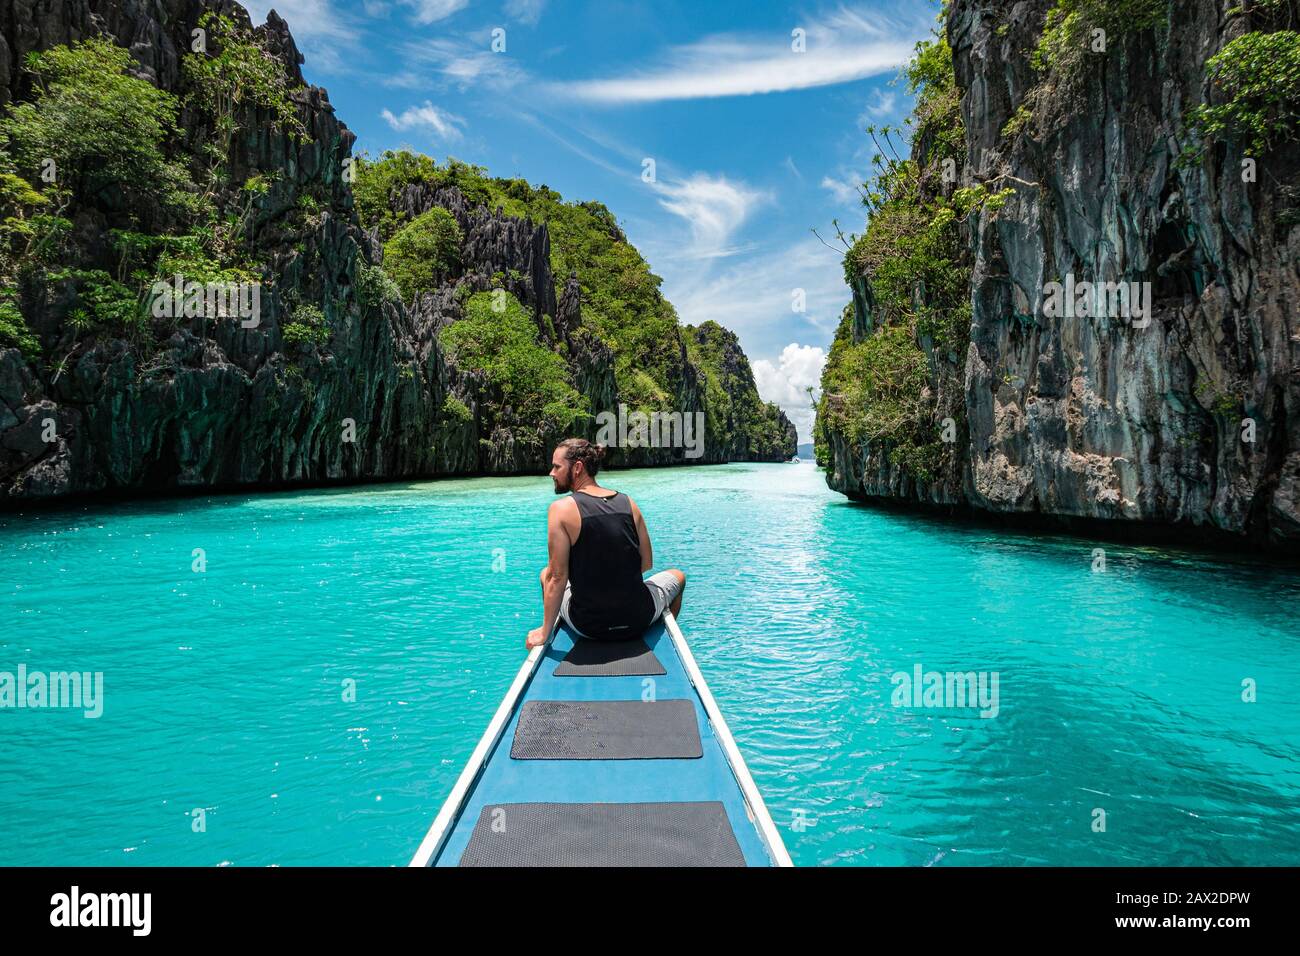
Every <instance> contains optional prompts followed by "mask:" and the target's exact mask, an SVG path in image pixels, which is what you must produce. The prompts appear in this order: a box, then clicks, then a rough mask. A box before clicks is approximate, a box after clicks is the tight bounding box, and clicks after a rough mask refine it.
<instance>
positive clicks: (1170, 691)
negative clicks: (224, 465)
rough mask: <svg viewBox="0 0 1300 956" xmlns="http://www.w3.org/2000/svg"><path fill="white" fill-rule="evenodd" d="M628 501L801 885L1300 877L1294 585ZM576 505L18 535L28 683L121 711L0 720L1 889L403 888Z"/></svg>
mask: <svg viewBox="0 0 1300 956" xmlns="http://www.w3.org/2000/svg"><path fill="white" fill-rule="evenodd" d="M606 477H607V478H608V481H607V484H608V485H609V486H611V487H615V488H619V489H620V490H625V491H627V492H629V493H630V494H632V495H633V496H634V497H636V498H637V500H638V501H639V502H640V504H641V507H642V509H643V511H644V512H645V515H646V519H647V523H648V525H649V528H650V531H651V534H652V537H653V540H654V545H655V556H656V568H657V569H658V568H663V567H669V566H680V567H683V568H685V569H686V571H687V572H688V574H689V583H688V586H687V590H686V598H685V610H684V613H683V615H682V625H683V628H684V630H685V631H686V633H687V635H688V636H689V638H690V639H691V644H692V648H693V649H694V651H695V654H696V657H697V658H698V659H699V662H700V666H701V668H702V669H703V671H704V673H705V676H706V677H707V678H708V680H709V683H710V685H711V687H712V689H713V691H714V694H715V696H716V697H717V698H718V700H719V703H720V705H721V707H722V710H723V712H724V714H725V715H726V717H727V719H728V722H729V723H730V725H731V728H732V731H733V733H734V734H735V736H736V738H737V741H738V743H739V745H740V748H741V750H742V752H743V753H744V754H745V757H746V759H747V761H748V763H749V766H750V769H751V770H752V771H753V774H754V777H755V779H756V780H757V782H758V784H759V787H760V788H761V789H762V791H763V793H764V795H765V796H766V799H767V802H768V806H769V808H770V809H771V811H772V815H773V817H774V819H775V820H776V821H777V823H778V825H779V826H780V827H781V829H782V831H783V833H784V835H785V839H786V843H787V846H788V847H789V850H790V853H791V855H792V857H793V858H794V860H795V862H796V863H799V864H804V865H814V864H846V863H847V864H867V865H871V864H877V865H878V864H907V865H918V864H919V865H927V864H941V865H950V864H1031V863H1038V864H1085V865H1092V864H1138V865H1145V864H1153V865H1154V864H1161V865H1192V864H1277V863H1288V864H1296V863H1300V805H1298V800H1297V797H1298V796H1300V756H1298V755H1297V754H1298V749H1300V748H1298V747H1297V744H1300V707H1298V706H1297V704H1296V698H1295V691H1296V688H1297V687H1300V574H1297V573H1296V571H1295V570H1294V569H1291V570H1283V569H1276V568H1270V567H1269V566H1268V565H1267V564H1266V563H1264V562H1262V561H1261V562H1252V561H1248V560H1241V559H1237V560H1226V559H1224V560H1218V559H1211V558H1207V557H1205V556H1203V555H1193V554H1190V553H1183V552H1177V551H1171V550H1162V549H1152V548H1135V547H1123V546H1116V545H1100V546H1102V547H1104V548H1105V550H1106V570H1105V572H1104V573H1101V572H1095V571H1093V569H1092V568H1093V564H1094V558H1093V554H1092V551H1093V548H1095V547H1098V546H1099V544H1098V542H1094V541H1090V540H1085V539H1080V538H1064V537H1050V538H1049V537H1042V536H1029V535H1019V534H1007V533H1002V532H996V531H989V530H982V529H974V528H970V527H961V526H957V527H951V526H946V525H945V524H943V523H942V522H939V521H936V520H933V519H928V518H921V517H915V516H904V515H897V514H891V513H883V512H879V511H875V510H872V509H869V508H865V507H862V506H858V505H854V504H852V503H850V502H847V501H846V500H844V499H843V498H842V497H840V496H838V495H836V494H833V493H832V492H830V491H828V490H827V489H826V487H825V484H824V481H823V479H822V476H821V474H820V473H819V472H817V471H816V470H815V469H814V468H813V467H812V466H811V465H809V464H802V465H726V466H718V467H702V468H691V469H668V470H647V471H636V472H626V473H613V474H610V475H608V476H606ZM552 497H553V495H552V493H551V485H550V482H549V480H547V479H545V478H517V479H516V478H512V479H472V480H463V481H446V482H437V483H428V484H413V485H388V486H382V487H370V488H363V489H359V490H358V489H348V490H337V491H333V490H332V491H313V492H306V493H285V494H275V495H257V496H231V497H212V498H195V499H181V500H167V501H157V502H148V503H131V504H111V505H105V506H97V507H78V508H77V509H75V510H64V511H59V512H47V513H34V514H31V515H23V516H13V515H9V516H0V620H2V621H3V622H4V624H3V629H2V630H0V671H10V672H13V671H16V669H17V666H18V665H19V664H26V665H27V667H28V668H29V669H30V670H43V671H56V670H73V669H75V670H79V671H102V672H103V674H104V698H105V699H104V711H103V715H102V717H100V718H99V719H85V718H84V717H83V716H82V714H81V712H80V711H75V710H54V709H45V710H30V709H27V710H0V864H55V863H59V864H194V865H203V866H208V865H217V864H235V865H266V864H283V865H292V864H373V865H389V864H404V863H405V862H406V861H407V859H408V858H409V857H410V855H411V854H412V852H413V851H414V850H415V848H416V846H417V844H418V843H419V841H420V838H421V837H422V836H423V834H424V832H425V830H426V829H427V827H428V825H429V823H430V821H431V820H432V818H433V815H434V814H435V812H436V811H437V809H438V807H439V806H440V804H441V802H442V799H443V797H444V796H445V795H446V793H447V791H448V790H449V789H450V787H451V785H452V782H453V781H454V779H455V777H456V775H457V774H458V773H459V771H460V769H461V767H462V765H463V763H464V761H465V759H466V758H467V757H468V755H469V753H470V751H471V750H472V749H473V746H474V744H475V743H476V741H477V739H478V737H479V735H480V734H481V733H482V731H483V728H484V726H486V723H487V721H488V718H489V717H490V716H491V714H492V712H493V710H495V708H496V705H497V703H498V702H499V700H500V698H501V696H502V695H503V694H504V693H505V690H506V688H507V687H508V685H509V683H510V681H511V678H512V677H513V675H514V673H515V671H516V669H517V667H518V665H519V663H520V662H521V660H522V657H523V641H524V636H525V633H526V632H527V630H528V629H529V628H530V627H533V626H536V625H537V624H538V623H540V614H541V611H540V599H539V597H538V591H539V588H538V583H537V572H538V570H539V569H540V567H541V565H542V564H543V562H544V560H545V540H544V531H545V510H544V509H545V506H546V504H547V503H548V502H549V501H550V500H551V499H552ZM196 548H202V549H203V550H204V552H205V554H206V560H207V569H206V571H205V572H203V573H195V572H194V571H192V570H191V563H192V561H193V560H194V559H193V557H192V553H193V551H194V549H196ZM918 664H919V665H921V666H922V668H923V670H925V671H930V670H936V671H941V672H942V671H963V672H965V671H977V672H978V671H985V672H990V673H991V672H997V674H998V677H999V685H998V686H999V707H998V713H997V716H996V717H992V718H987V719H985V718H981V717H980V716H979V715H978V711H976V710H970V709H958V708H955V707H948V708H916V707H904V706H894V704H893V702H892V700H891V696H892V693H893V691H894V689H895V685H894V683H893V682H892V681H891V675H893V674H894V673H895V672H899V671H902V672H907V673H909V674H910V673H912V671H913V669H914V667H915V666H916V665H918ZM1245 679H1252V680H1253V681H1255V683H1256V686H1257V695H1258V697H1257V701H1256V702H1254V703H1246V702H1243V700H1242V681H1243V680H1245ZM348 681H355V700H354V701H349V700H345V689H346V686H348V685H346V684H345V682H348ZM950 703H951V702H950ZM196 808H202V809H203V810H204V811H205V812H204V815H203V822H204V824H205V829H203V830H202V831H201V832H195V828H196V823H195V817H194V816H192V811H194V810H195V809H196ZM1098 809H1100V810H1102V811H1104V812H1105V831H1104V832H1094V829H1093V828H1094V820H1095V819H1099V817H1097V816H1096V814H1095V811H1096V810H1098Z"/></svg>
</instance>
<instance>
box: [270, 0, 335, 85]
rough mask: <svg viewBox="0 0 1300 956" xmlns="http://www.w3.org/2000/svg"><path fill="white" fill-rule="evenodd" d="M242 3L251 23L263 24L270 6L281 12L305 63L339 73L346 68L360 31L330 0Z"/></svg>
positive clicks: (279, 0)
mask: <svg viewBox="0 0 1300 956" xmlns="http://www.w3.org/2000/svg"><path fill="white" fill-rule="evenodd" d="M244 6H245V7H247V8H248V16H249V19H250V20H252V22H253V23H254V24H260V23H265V22H266V15H267V13H269V12H270V11H271V10H273V9H274V10H275V12H276V13H278V14H280V16H281V17H283V18H284V21H285V22H286V23H287V24H289V32H290V33H292V34H293V39H294V42H295V43H297V44H298V49H300V50H301V51H302V53H303V56H304V57H305V58H306V59H307V63H308V65H309V66H311V67H312V68H313V69H316V70H320V71H321V72H324V73H338V72H341V71H342V70H343V69H344V68H345V67H346V65H347V63H348V55H347V54H348V51H349V50H350V49H352V48H355V46H356V44H357V40H358V37H359V35H360V34H361V30H360V28H359V27H358V26H357V24H356V23H354V22H353V21H352V19H351V18H350V17H349V16H348V15H347V14H345V13H341V12H340V11H339V10H338V9H337V8H336V7H335V5H334V2H333V0H246V2H245V3H244Z"/></svg>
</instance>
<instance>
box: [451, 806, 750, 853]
mask: <svg viewBox="0 0 1300 956" xmlns="http://www.w3.org/2000/svg"><path fill="white" fill-rule="evenodd" d="M460 865H461V866H744V865H745V857H744V854H743V853H741V850H740V844H739V843H737V842H736V834H735V833H734V832H733V831H732V829H731V823H730V822H729V821H728V820H727V811H726V810H725V809H723V806H722V804H721V803H717V802H701V803H505V804H496V805H490V806H486V807H484V808H483V812H482V813H481V814H479V818H478V822H477V823H475V824H474V832H473V833H472V834H471V835H470V838H469V845H468V846H467V847H465V852H464V853H462V854H461V857H460Z"/></svg>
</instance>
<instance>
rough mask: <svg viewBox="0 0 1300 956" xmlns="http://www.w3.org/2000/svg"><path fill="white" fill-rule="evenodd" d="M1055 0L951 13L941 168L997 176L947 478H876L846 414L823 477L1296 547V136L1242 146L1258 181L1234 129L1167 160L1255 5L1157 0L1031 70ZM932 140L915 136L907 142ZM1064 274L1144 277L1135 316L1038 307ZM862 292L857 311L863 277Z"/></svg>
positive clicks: (1299, 168) (968, 230)
mask: <svg viewBox="0 0 1300 956" xmlns="http://www.w3.org/2000/svg"><path fill="white" fill-rule="evenodd" d="M1053 6H1054V4H1053V2H1052V0H1026V2H1018V3H1015V4H1011V5H1008V4H1003V3H993V2H988V0H954V2H953V3H952V4H951V6H950V9H949V14H948V20H947V26H946V35H947V41H948V43H949V45H950V47H951V49H952V57H953V66H954V68H955V73H956V81H957V87H958V90H959V92H960V95H961V118H962V120H963V122H964V124H965V150H964V152H965V157H964V162H963V163H962V166H961V169H960V176H959V182H958V183H957V184H956V185H957V186H972V185H976V184H981V183H982V184H989V185H991V186H996V187H1003V186H1005V187H1009V188H1011V189H1012V190H1013V192H1012V194H1011V196H1010V198H1009V200H1008V201H1007V202H1006V205H1005V206H1004V207H1002V208H1001V209H999V210H997V211H994V212H989V211H984V212H977V213H976V214H974V215H972V216H971V218H970V219H969V220H968V221H967V223H966V224H965V225H964V227H963V235H964V237H965V239H966V241H967V243H968V254H969V256H970V266H971V280H970V296H971V305H972V313H971V322H970V344H969V347H968V350H967V351H966V354H965V356H964V388H963V393H964V394H963V395H962V399H963V400H962V401H961V402H960V404H961V406H962V407H961V409H960V411H962V412H964V417H965V419H966V421H965V423H964V429H963V434H962V436H961V438H960V441H959V442H958V445H957V447H958V451H959V453H960V461H959V470H958V472H957V474H958V476H959V479H958V482H957V483H956V484H955V485H954V484H952V483H948V484H945V483H943V482H930V483H926V482H920V483H917V482H911V481H905V482H903V483H901V484H900V483H898V482H896V481H891V480H890V479H889V476H888V475H882V474H881V473H880V470H879V468H876V467H871V466H870V464H869V462H870V461H871V459H872V455H873V454H874V455H877V456H878V454H879V448H875V449H873V448H871V447H870V446H869V444H868V446H867V447H863V445H862V444H860V443H854V442H852V441H849V440H847V439H846V437H845V436H844V435H842V434H830V435H826V436H825V438H826V439H827V442H828V445H827V450H826V452H825V453H824V454H825V457H826V458H827V459H828V468H829V470H828V480H829V481H830V482H831V484H832V486H833V487H835V488H837V489H838V490H841V491H843V492H845V493H846V494H849V495H851V496H854V497H862V498H871V497H874V496H881V497H888V498H896V497H897V498H902V499H905V500H912V501H924V502H934V503H947V504H958V505H967V506H970V507H971V508H973V509H976V510H977V511H983V512H990V513H997V514H1008V515H1022V514H1035V515H1051V516H1059V517H1064V518H1086V519H1102V520H1108V521H1113V522H1125V523H1129V522H1150V523H1152V524H1156V525H1162V526H1177V527H1180V528H1184V529H1186V530H1188V531H1189V532H1193V533H1198V534H1203V535H1205V536H1208V537H1215V538H1219V539H1225V540H1226V539H1232V538H1236V539H1239V540H1243V541H1244V540H1253V541H1257V542H1266V543H1269V544H1271V545H1273V546H1275V547H1279V548H1283V549H1287V550H1291V551H1295V550H1298V549H1300V333H1298V332H1297V328H1296V324H1295V320H1296V315H1297V306H1298V305H1300V227H1298V226H1297V225H1296V223H1297V220H1298V218H1300V217H1297V215H1296V212H1297V210H1296V208H1295V207H1296V206H1297V198H1296V197H1297V189H1296V187H1297V181H1298V179H1300V175H1298V172H1300V155H1297V152H1296V151H1295V149H1294V144H1293V143H1291V144H1286V145H1284V146H1282V147H1281V148H1274V149H1272V150H1270V151H1268V152H1267V154H1266V155H1260V156H1256V157H1254V159H1255V160H1256V161H1257V162H1258V164H1259V167H1260V172H1259V175H1258V181H1243V175H1242V160H1243V158H1244V156H1243V148H1242V147H1241V145H1240V144H1238V143H1234V142H1231V141H1230V140H1229V139H1226V138H1225V140H1224V141H1221V142H1220V141H1211V142H1210V143H1209V148H1208V149H1207V150H1206V151H1205V153H1204V155H1203V156H1201V157H1200V158H1199V159H1197V160H1195V161H1193V162H1190V163H1187V162H1185V161H1184V162H1183V163H1180V162H1179V157H1180V155H1181V154H1182V153H1183V152H1184V150H1185V149H1186V148H1187V147H1188V146H1191V145H1194V144H1195V142H1196V138H1195V137H1194V136H1193V135H1192V133H1191V132H1190V130H1189V114H1190V113H1191V111H1192V110H1193V108H1194V107H1196V106H1197V105H1198V104H1202V103H1205V102H1207V101H1209V102H1214V98H1215V97H1216V96H1218V95H1219V94H1218V93H1217V92H1216V91H1214V90H1213V89H1212V88H1211V84H1210V82H1209V80H1208V79H1207V76H1206V61H1207V60H1208V59H1209V58H1210V57H1212V56H1214V55H1215V54H1216V53H1217V52H1219V51H1220V50H1222V49H1223V48H1224V46H1225V45H1226V44H1227V43H1229V42H1230V41H1231V40H1233V39H1234V38H1235V37H1237V36H1239V35H1241V34H1242V33H1244V32H1245V31H1246V30H1248V29H1251V28H1252V22H1251V19H1250V16H1249V15H1243V14H1242V12H1241V9H1240V7H1237V5H1236V4H1233V3H1231V2H1228V0H1223V2H1216V0H1190V2H1180V3H1177V4H1171V5H1169V8H1170V13H1171V16H1172V18H1173V19H1172V25H1169V26H1163V25H1158V26H1155V27H1141V28H1135V29H1111V30H1110V31H1109V33H1110V35H1109V36H1108V37H1107V41H1108V46H1107V52H1105V53H1097V54H1085V55H1083V56H1082V58H1081V60H1082V62H1081V63H1080V64H1079V65H1078V67H1077V69H1076V70H1075V71H1074V73H1073V75H1071V76H1069V77H1063V76H1061V75H1059V73H1057V72H1049V73H1048V74H1047V75H1046V76H1045V75H1044V74H1043V73H1042V72H1041V71H1038V70H1035V67H1034V66H1033V65H1032V63H1031V53H1032V52H1033V51H1034V49H1035V47H1036V45H1037V44H1038V43H1039V38H1040V35H1041V34H1042V32H1043V29H1044V21H1045V17H1046V15H1047V13H1048V11H1049V10H1050V9H1052V8H1053ZM1110 6H1121V5H1117V4H1111V5H1110ZM1274 6H1276V5H1274ZM1283 6H1285V5H1283ZM1292 6H1293V7H1294V6H1295V5H1292ZM1234 7H1236V9H1235V10H1230V9H1229V8H1234ZM1121 12H1122V11H1121ZM1254 28H1258V24H1255V25H1254ZM1089 57H1091V59H1090V58H1089ZM926 148H927V144H923V143H917V144H914V157H916V156H917V151H919V153H920V156H919V159H920V161H921V163H922V165H924V160H925V157H924V152H925V150H926ZM1067 276H1071V277H1073V279H1074V280H1075V281H1076V282H1084V281H1088V282H1137V283H1143V282H1149V283H1150V284H1151V285H1150V289H1151V292H1152V302H1151V308H1150V312H1149V315H1148V316H1147V317H1145V318H1146V321H1143V320H1142V319H1141V318H1137V317H1134V316H1128V317H1123V316H1118V317H1117V316H1115V315H1113V314H1111V315H1108V316H1106V317H1091V318H1090V317H1079V318H1073V317H1065V316H1061V315H1057V314H1053V310H1051V309H1049V308H1046V307H1045V303H1046V301H1047V295H1048V293H1047V292H1046V291H1045V290H1048V288H1049V284H1050V283H1053V282H1062V281H1064V279H1065V277H1067ZM862 278H863V280H864V282H866V283H867V285H868V286H869V284H870V279H871V277H870V276H863V277H862ZM855 309H856V312H857V313H858V316H857V318H856V320H855V321H856V322H857V324H858V327H859V329H861V330H862V332H863V334H867V333H866V332H865V329H863V326H864V325H866V324H867V323H868V319H867V313H869V309H868V308H867V307H866V302H865V300H864V297H863V296H862V295H858V294H855ZM932 384H936V383H935V380H934V379H933V378H932ZM939 417H940V416H939V415H938V414H936V416H935V423H936V427H938V426H937V422H938V421H939ZM1252 439H1253V440H1252ZM864 463H866V467H864Z"/></svg>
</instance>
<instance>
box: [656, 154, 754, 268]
mask: <svg viewBox="0 0 1300 956" xmlns="http://www.w3.org/2000/svg"><path fill="white" fill-rule="evenodd" d="M655 189H656V190H657V191H658V192H659V205H661V206H662V207H663V208H664V209H666V210H668V211H669V212H670V213H672V214H673V215H675V216H680V217H681V218H682V219H684V220H686V222H687V223H688V224H689V225H690V228H691V237H692V243H691V246H690V248H689V249H688V250H687V251H686V252H685V253H684V254H685V255H687V256H689V257H690V258H692V259H716V258H718V257H721V256H729V255H731V254H732V253H734V252H736V249H735V248H733V247H732V246H731V245H730V243H731V238H732V236H733V235H734V234H735V232H736V230H737V229H739V228H740V226H741V225H742V224H743V223H744V222H745V220H746V219H747V218H749V214H750V212H752V211H753V209H754V208H755V207H756V206H758V205H760V204H762V203H763V202H766V201H767V200H768V199H769V198H770V197H769V196H768V194H767V193H764V192H760V191H758V190H754V189H750V188H749V187H748V186H746V185H745V184H744V183H733V182H731V181H730V180H728V179H727V178H726V177H724V176H716V177H715V176H709V175H708V174H707V173H696V174H694V175H693V176H691V177H690V178H689V179H685V180H679V181H676V182H665V183H658V184H656V185H655Z"/></svg>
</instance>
